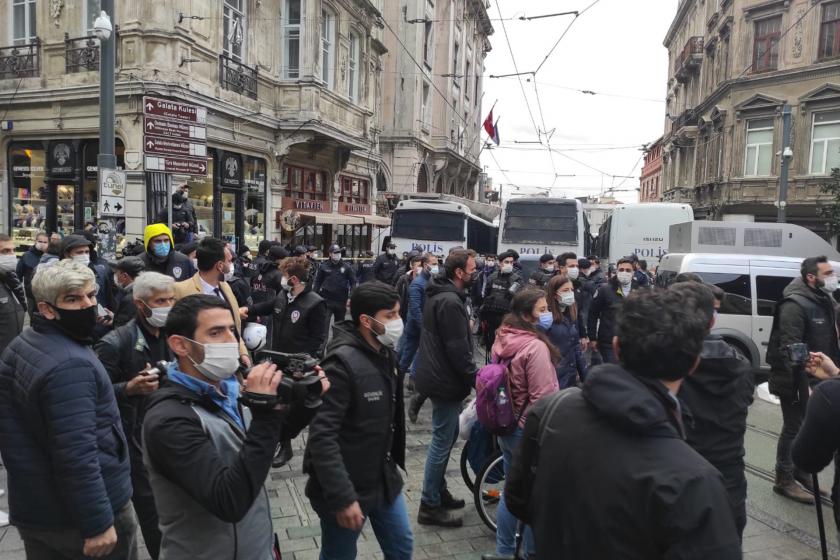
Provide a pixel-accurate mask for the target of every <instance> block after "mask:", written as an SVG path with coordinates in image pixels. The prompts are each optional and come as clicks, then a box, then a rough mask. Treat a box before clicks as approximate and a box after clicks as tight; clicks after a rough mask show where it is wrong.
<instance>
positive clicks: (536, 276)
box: [528, 253, 557, 288]
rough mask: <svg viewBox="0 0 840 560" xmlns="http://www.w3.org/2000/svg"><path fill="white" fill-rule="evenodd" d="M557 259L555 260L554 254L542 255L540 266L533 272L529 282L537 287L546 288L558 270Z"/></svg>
mask: <svg viewBox="0 0 840 560" xmlns="http://www.w3.org/2000/svg"><path fill="white" fill-rule="evenodd" d="M556 265H557V261H555V260H554V255H552V254H551V253H546V254H544V255H542V256H541V257H540V267H539V268H538V269H537V270H535V271H534V272H532V273H531V277H530V278H529V279H528V283H529V284H530V285H531V286H535V287H537V288H545V285H546V284H548V281H549V280H551V278H552V277H553V276H554V275H555V274H556V272H557V266H556Z"/></svg>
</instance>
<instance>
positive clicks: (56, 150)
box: [47, 141, 76, 177]
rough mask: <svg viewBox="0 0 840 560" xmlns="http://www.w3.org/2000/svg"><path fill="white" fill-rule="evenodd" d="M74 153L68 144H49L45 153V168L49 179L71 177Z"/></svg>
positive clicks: (60, 142) (59, 142) (74, 158)
mask: <svg viewBox="0 0 840 560" xmlns="http://www.w3.org/2000/svg"><path fill="white" fill-rule="evenodd" d="M75 161H76V151H75V149H74V148H73V144H71V143H70V142H62V141H57V142H50V145H49V150H48V152H47V167H48V168H49V170H50V176H51V177H66V176H72V175H73V171H74V164H75Z"/></svg>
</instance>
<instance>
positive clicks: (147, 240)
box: [140, 224, 196, 282]
mask: <svg viewBox="0 0 840 560" xmlns="http://www.w3.org/2000/svg"><path fill="white" fill-rule="evenodd" d="M143 246H144V247H145V248H146V252H145V253H143V254H142V255H140V258H141V259H143V263H144V264H145V265H146V270H151V271H153V272H160V273H161V274H166V275H167V276H171V277H172V278H174V279H175V281H176V282H181V281H183V280H186V279H188V278H191V277H192V276H193V275H194V274H195V273H196V269H195V267H193V264H192V262H191V261H190V258H189V257H188V256H186V255H184V254H182V253H179V252H178V251H176V250H175V240H174V239H172V231H170V229H169V228H168V227H167V226H166V224H151V225H148V226H146V230H145V232H144V234H143Z"/></svg>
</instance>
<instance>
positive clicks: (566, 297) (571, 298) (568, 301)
mask: <svg viewBox="0 0 840 560" xmlns="http://www.w3.org/2000/svg"><path fill="white" fill-rule="evenodd" d="M557 303H559V304H560V305H562V306H563V307H571V306H573V305H574V304H575V293H574V292H563V293H561V294H560V297H559V298H557Z"/></svg>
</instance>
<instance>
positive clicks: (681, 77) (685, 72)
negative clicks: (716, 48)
mask: <svg viewBox="0 0 840 560" xmlns="http://www.w3.org/2000/svg"><path fill="white" fill-rule="evenodd" d="M702 62H703V37H691V38H690V39H689V40H688V42H687V43H686V44H685V47H683V50H682V52H680V54H679V55H677V57H676V59H675V60H674V75H675V77H676V78H677V81H680V82H684V81H686V80H687V79H688V76H689V75H690V74H691V72H692V71H694V70H696V69H697V68H699V67H700V64H702Z"/></svg>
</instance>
